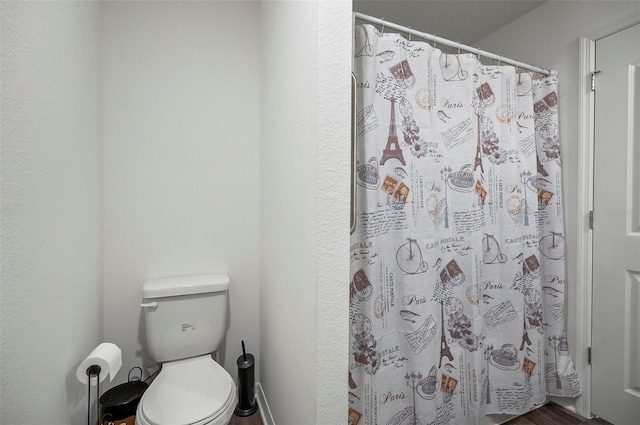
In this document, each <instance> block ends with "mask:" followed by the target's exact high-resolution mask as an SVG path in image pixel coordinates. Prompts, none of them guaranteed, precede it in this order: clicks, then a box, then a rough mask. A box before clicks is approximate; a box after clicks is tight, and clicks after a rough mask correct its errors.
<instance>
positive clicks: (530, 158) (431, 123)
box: [349, 25, 580, 425]
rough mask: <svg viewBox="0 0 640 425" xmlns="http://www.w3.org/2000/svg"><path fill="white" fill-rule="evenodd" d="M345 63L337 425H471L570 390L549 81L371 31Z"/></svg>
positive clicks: (553, 90)
mask: <svg viewBox="0 0 640 425" xmlns="http://www.w3.org/2000/svg"><path fill="white" fill-rule="evenodd" d="M353 60H354V73H355V75H356V80H357V84H356V102H357V107H356V119H355V127H356V129H355V133H356V138H357V163H356V167H357V168H356V182H357V201H356V227H355V231H354V233H353V234H352V239H351V243H352V245H351V278H352V280H351V282H350V291H349V298H350V335H351V336H350V357H349V388H350V392H349V423H350V424H357V425H369V424H372V425H375V424H380V425H409V424H412V425H417V424H420V425H428V424H477V423H478V422H479V420H480V418H481V417H482V416H483V415H486V414H492V413H507V414H521V413H525V412H527V411H529V410H531V409H532V408H533V407H535V406H536V405H539V404H541V403H543V402H544V401H545V399H546V396H547V395H557V396H569V397H575V396H577V395H578V394H579V392H580V386H579V382H578V379H577V375H576V373H575V371H574V367H573V362H572V360H571V356H570V354H569V347H568V344H567V338H566V335H565V329H564V322H565V320H564V311H565V309H564V307H565V296H566V284H565V265H564V263H565V255H566V251H565V237H564V223H563V221H564V218H563V209H562V205H563V203H562V181H561V168H560V141H559V128H558V91H557V83H556V78H555V77H547V78H544V79H532V76H531V75H530V74H529V73H526V72H520V73H518V72H517V71H516V70H515V69H514V67H511V66H486V65H482V64H481V63H480V62H479V61H478V60H477V58H476V57H475V56H473V55H470V54H446V53H443V52H441V51H440V50H438V49H437V48H434V47H432V46H431V45H430V44H428V43H425V42H411V41H408V40H407V39H405V38H404V37H402V36H400V35H398V34H391V33H385V34H382V33H380V32H379V31H378V30H377V29H375V28H374V27H373V26H371V25H357V26H356V28H355V45H354V59H353ZM498 65H499V64H498Z"/></svg>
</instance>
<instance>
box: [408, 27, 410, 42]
mask: <svg viewBox="0 0 640 425" xmlns="http://www.w3.org/2000/svg"><path fill="white" fill-rule="evenodd" d="M408 28H409V32H408V34H409V42H411V27H408Z"/></svg>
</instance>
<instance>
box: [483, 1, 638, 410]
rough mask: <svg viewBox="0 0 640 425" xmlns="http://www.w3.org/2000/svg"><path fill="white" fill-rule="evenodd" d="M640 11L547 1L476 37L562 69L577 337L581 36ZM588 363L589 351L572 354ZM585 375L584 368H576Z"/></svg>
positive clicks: (622, 4)
mask: <svg viewBox="0 0 640 425" xmlns="http://www.w3.org/2000/svg"><path fill="white" fill-rule="evenodd" d="M638 13H640V2H638V1H583V2H577V1H557V0H555V1H549V2H547V3H545V4H543V5H542V6H540V7H538V8H536V9H534V10H533V11H531V12H530V13H528V14H527V15H525V16H523V17H522V18H520V19H518V20H516V21H514V22H512V23H510V24H509V25H507V26H505V27H503V28H502V29H500V30H498V31H496V32H494V33H493V34H491V35H490V36H488V37H486V38H484V39H482V40H480V41H478V43H477V44H476V45H477V46H479V47H481V48H482V49H483V50H488V51H492V52H495V53H499V54H500V55H502V56H507V57H510V58H513V59H517V60H519V61H522V62H526V63H530V64H533V65H537V66H541V67H543V68H548V69H557V70H558V71H559V91H560V92H559V102H560V104H559V108H560V129H561V130H560V131H561V146H562V151H563V159H562V161H563V178H564V192H565V193H564V196H565V201H564V205H565V216H566V234H567V244H568V247H567V282H568V289H569V304H568V307H567V316H568V324H567V333H568V339H569V344H570V345H572V342H573V341H575V335H576V320H580V318H576V317H575V315H574V312H575V311H576V297H575V288H576V284H577V282H576V275H577V272H576V267H577V260H576V252H577V242H576V239H577V223H579V222H583V220H584V218H583V217H578V216H577V214H578V213H577V200H578V146H579V143H580V141H579V140H578V113H579V111H578V99H579V90H578V84H579V72H578V65H579V62H578V40H579V38H580V37H581V36H587V35H589V34H590V33H594V32H597V31H601V30H603V29H605V28H606V27H607V26H609V25H611V24H612V23H615V22H617V21H619V20H621V19H625V18H627V17H628V16H630V15H632V14H638ZM573 355H574V358H575V357H581V358H582V359H583V363H584V364H586V352H574V354H573ZM578 372H579V373H584V371H578ZM582 413H583V414H588V413H589V412H582Z"/></svg>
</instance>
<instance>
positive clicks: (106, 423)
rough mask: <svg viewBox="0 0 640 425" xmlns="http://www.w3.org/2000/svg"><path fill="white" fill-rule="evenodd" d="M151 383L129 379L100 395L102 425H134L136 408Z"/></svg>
mask: <svg viewBox="0 0 640 425" xmlns="http://www.w3.org/2000/svg"><path fill="white" fill-rule="evenodd" d="M147 387H149V384H147V383H146V382H142V381H129V382H125V383H124V384H120V385H117V386H115V387H113V388H111V389H110V390H109V391H107V392H106V393H104V394H102V396H101V397H100V425H134V424H135V421H136V409H137V408H138V403H139V402H140V399H141V398H142V394H143V393H144V392H145V390H146V389H147Z"/></svg>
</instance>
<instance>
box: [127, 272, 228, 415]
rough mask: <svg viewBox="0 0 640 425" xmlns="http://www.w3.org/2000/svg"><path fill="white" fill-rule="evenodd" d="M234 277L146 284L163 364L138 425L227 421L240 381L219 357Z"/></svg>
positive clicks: (151, 333) (156, 354) (149, 319)
mask: <svg viewBox="0 0 640 425" xmlns="http://www.w3.org/2000/svg"><path fill="white" fill-rule="evenodd" d="M228 289H229V276H227V275H224V274H211V275H197V276H182V277H170V278H162V279H154V280H149V281H147V282H145V284H144V285H143V287H142V296H143V298H144V302H143V304H141V307H142V308H144V318H145V326H146V331H147V345H148V347H149V352H150V354H151V356H152V357H153V358H154V359H155V360H156V361H157V362H159V363H161V364H162V369H161V370H160V373H159V374H158V376H157V377H156V378H155V379H154V381H153V382H152V383H151V385H150V386H149V388H148V389H147V390H146V391H145V393H144V394H143V396H142V399H141V400H140V404H138V410H137V412H136V424H138V425H205V424H206V425H227V424H228V423H229V421H230V420H231V417H232V416H233V411H234V409H235V406H236V403H237V395H236V385H235V383H234V381H233V378H231V376H230V375H229V374H228V373H227V371H226V370H224V368H223V367H222V366H220V365H219V364H218V363H216V362H215V361H214V360H213V357H212V356H211V353H213V352H214V351H216V350H217V348H218V345H219V344H220V342H221V341H222V339H223V337H224V334H225V331H226V318H227V291H228Z"/></svg>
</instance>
